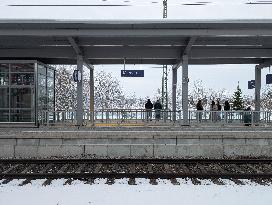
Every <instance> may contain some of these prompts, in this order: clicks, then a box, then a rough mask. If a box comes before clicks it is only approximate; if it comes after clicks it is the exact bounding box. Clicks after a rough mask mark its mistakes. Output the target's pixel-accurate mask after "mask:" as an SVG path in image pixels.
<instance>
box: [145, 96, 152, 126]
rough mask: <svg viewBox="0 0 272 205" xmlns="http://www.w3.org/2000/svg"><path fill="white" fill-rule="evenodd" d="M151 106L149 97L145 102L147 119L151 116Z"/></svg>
mask: <svg viewBox="0 0 272 205" xmlns="http://www.w3.org/2000/svg"><path fill="white" fill-rule="evenodd" d="M152 108H153V104H152V102H151V101H150V99H147V102H146V103H145V110H146V119H147V121H148V120H150V121H151V118H152Z"/></svg>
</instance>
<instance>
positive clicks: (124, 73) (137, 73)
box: [121, 70, 144, 77]
mask: <svg viewBox="0 0 272 205" xmlns="http://www.w3.org/2000/svg"><path fill="white" fill-rule="evenodd" d="M121 77H144V70H121Z"/></svg>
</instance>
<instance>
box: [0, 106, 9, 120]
mask: <svg viewBox="0 0 272 205" xmlns="http://www.w3.org/2000/svg"><path fill="white" fill-rule="evenodd" d="M0 122H9V110H8V109H6V110H1V109H0Z"/></svg>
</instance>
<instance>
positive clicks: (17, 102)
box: [10, 88, 34, 108]
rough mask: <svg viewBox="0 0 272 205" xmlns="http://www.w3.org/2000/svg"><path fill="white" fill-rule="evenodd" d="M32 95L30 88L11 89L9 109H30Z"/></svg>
mask: <svg viewBox="0 0 272 205" xmlns="http://www.w3.org/2000/svg"><path fill="white" fill-rule="evenodd" d="M33 98H34V93H33V92H32V89H31V88H11V93H10V107H11V108H32V107H33V105H32V102H33Z"/></svg>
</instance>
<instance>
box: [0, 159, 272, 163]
mask: <svg viewBox="0 0 272 205" xmlns="http://www.w3.org/2000/svg"><path fill="white" fill-rule="evenodd" d="M17 163H20V164H48V163H52V164H67V163H69V164H80V163H88V164H98V163H102V164H113V163H118V164H131V163H136V164H145V163H150V164H198V163H200V164H211V163H219V164H261V163H265V164H269V163H271V164H272V159H175V158H173V159H167V158H164V159H160V158H153V159H151V158H150V159H146V158H145V159H133V158H124V159H123V158H120V159H118V158H113V159H109V158H107V159H0V164H17Z"/></svg>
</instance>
